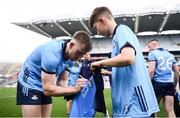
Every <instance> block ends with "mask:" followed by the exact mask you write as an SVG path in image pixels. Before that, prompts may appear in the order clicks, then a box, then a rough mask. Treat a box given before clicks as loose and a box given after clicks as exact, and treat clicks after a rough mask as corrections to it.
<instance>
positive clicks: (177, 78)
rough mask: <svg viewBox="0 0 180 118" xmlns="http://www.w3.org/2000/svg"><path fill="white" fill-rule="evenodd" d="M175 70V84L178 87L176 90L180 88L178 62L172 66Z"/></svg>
mask: <svg viewBox="0 0 180 118" xmlns="http://www.w3.org/2000/svg"><path fill="white" fill-rule="evenodd" d="M172 69H173V71H174V86H175V88H176V91H178V90H179V85H178V84H179V68H178V66H177V65H176V64H173V67H172Z"/></svg>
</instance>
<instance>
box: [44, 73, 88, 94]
mask: <svg viewBox="0 0 180 118" xmlns="http://www.w3.org/2000/svg"><path fill="white" fill-rule="evenodd" d="M41 73H42V74H41V78H42V87H43V92H44V94H45V95H48V96H64V95H70V94H74V93H77V92H79V91H80V90H81V89H82V87H83V86H84V81H85V80H83V79H82V80H78V81H77V84H76V86H74V87H61V86H57V85H56V75H55V74H48V73H45V72H43V71H42V72H41ZM86 81H87V80H86Z"/></svg>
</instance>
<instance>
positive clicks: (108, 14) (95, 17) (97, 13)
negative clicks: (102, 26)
mask: <svg viewBox="0 0 180 118" xmlns="http://www.w3.org/2000/svg"><path fill="white" fill-rule="evenodd" d="M101 15H105V16H106V17H107V18H109V19H110V18H112V17H113V15H112V13H111V11H110V10H109V9H108V8H107V7H96V8H95V9H94V11H93V12H92V14H91V16H90V19H89V26H90V27H93V25H94V23H95V22H97V21H98V18H99V17H100V16H101Z"/></svg>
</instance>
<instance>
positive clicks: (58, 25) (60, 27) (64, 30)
mask: <svg viewBox="0 0 180 118" xmlns="http://www.w3.org/2000/svg"><path fill="white" fill-rule="evenodd" d="M52 22H53V23H54V24H55V25H56V26H57V27H58V28H59V29H61V30H62V31H63V32H65V33H66V34H67V35H68V36H70V37H71V36H72V35H71V34H70V33H69V32H68V31H67V30H66V29H64V28H63V27H62V26H61V25H60V24H58V23H57V22H56V21H54V20H52Z"/></svg>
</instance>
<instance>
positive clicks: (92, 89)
mask: <svg viewBox="0 0 180 118" xmlns="http://www.w3.org/2000/svg"><path fill="white" fill-rule="evenodd" d="M95 93H96V85H95V82H94V79H93V76H91V77H90V79H89V80H88V82H87V84H86V85H85V87H84V88H83V89H82V90H81V91H80V93H78V94H77V95H75V97H74V99H73V102H72V106H71V110H70V113H69V117H94V115H95V108H94V100H95Z"/></svg>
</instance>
